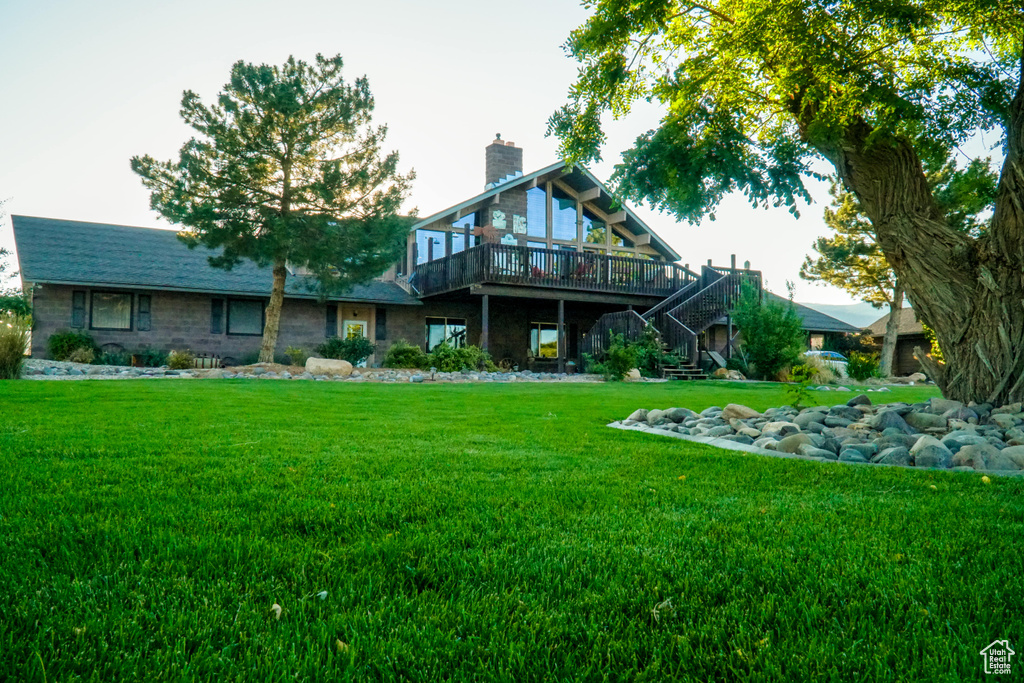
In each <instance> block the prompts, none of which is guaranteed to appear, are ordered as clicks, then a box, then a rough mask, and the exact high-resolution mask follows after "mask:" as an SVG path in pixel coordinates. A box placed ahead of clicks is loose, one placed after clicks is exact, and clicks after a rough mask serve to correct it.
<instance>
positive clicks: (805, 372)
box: [786, 365, 814, 410]
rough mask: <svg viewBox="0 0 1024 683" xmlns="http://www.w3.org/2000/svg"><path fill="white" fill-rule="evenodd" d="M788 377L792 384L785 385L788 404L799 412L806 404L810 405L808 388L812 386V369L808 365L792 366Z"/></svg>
mask: <svg viewBox="0 0 1024 683" xmlns="http://www.w3.org/2000/svg"><path fill="white" fill-rule="evenodd" d="M789 377H790V381H791V382H792V383H791V384H787V385H786V394H787V395H788V396H789V404H790V405H791V406H793V407H794V408H796V409H797V410H800V409H801V408H803V407H804V405H805V404H806V403H810V398H811V392H810V387H811V385H812V384H814V368H812V367H811V366H810V365H794V366H793V368H792V369H791V370H790V371H789Z"/></svg>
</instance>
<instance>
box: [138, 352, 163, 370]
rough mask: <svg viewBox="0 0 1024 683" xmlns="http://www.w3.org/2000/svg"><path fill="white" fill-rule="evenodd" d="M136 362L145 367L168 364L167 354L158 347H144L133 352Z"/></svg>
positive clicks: (157, 366)
mask: <svg viewBox="0 0 1024 683" xmlns="http://www.w3.org/2000/svg"><path fill="white" fill-rule="evenodd" d="M132 357H133V358H134V359H135V362H136V363H137V364H139V365H141V366H142V367H144V368H159V367H161V366H163V365H167V354H166V353H164V352H163V351H157V350H156V349H143V350H141V351H136V352H135V353H133V354H132Z"/></svg>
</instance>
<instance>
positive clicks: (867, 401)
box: [846, 394, 871, 408]
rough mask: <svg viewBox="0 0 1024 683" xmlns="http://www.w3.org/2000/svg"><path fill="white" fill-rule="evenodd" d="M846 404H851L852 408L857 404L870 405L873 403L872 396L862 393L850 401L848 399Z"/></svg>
mask: <svg viewBox="0 0 1024 683" xmlns="http://www.w3.org/2000/svg"><path fill="white" fill-rule="evenodd" d="M846 405H848V406H850V407H851V408H853V407H855V406H869V405H871V397H870V396H868V395H867V394H860V395H858V396H854V397H853V398H851V399H850V400H849V401H847V402H846Z"/></svg>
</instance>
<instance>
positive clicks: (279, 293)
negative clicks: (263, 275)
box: [260, 261, 288, 363]
mask: <svg viewBox="0 0 1024 683" xmlns="http://www.w3.org/2000/svg"><path fill="white" fill-rule="evenodd" d="M273 272H274V286H273V288H272V289H271V290H270V303H269V304H268V305H267V324H266V325H264V327H263V344H262V345H261V346H260V362H261V363H273V362H274V349H275V348H276V347H277V335H278V333H279V332H280V331H281V307H282V306H283V305H284V281H285V278H287V277H288V269H287V268H285V264H284V261H278V262H277V263H275V264H274V271H273Z"/></svg>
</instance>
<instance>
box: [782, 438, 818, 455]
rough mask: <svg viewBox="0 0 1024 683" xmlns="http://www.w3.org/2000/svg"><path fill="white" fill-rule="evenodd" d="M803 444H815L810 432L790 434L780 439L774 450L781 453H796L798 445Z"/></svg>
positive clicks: (798, 448) (798, 449)
mask: <svg viewBox="0 0 1024 683" xmlns="http://www.w3.org/2000/svg"><path fill="white" fill-rule="evenodd" d="M804 445H809V446H814V445H815V444H814V441H813V440H812V439H811V435H810V434H792V435H790V436H787V437H785V438H783V439H781V440H780V441H779V443H778V445H777V446H776V450H778V451H780V452H782V453H798V452H799V451H800V447H801V446H804Z"/></svg>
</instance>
